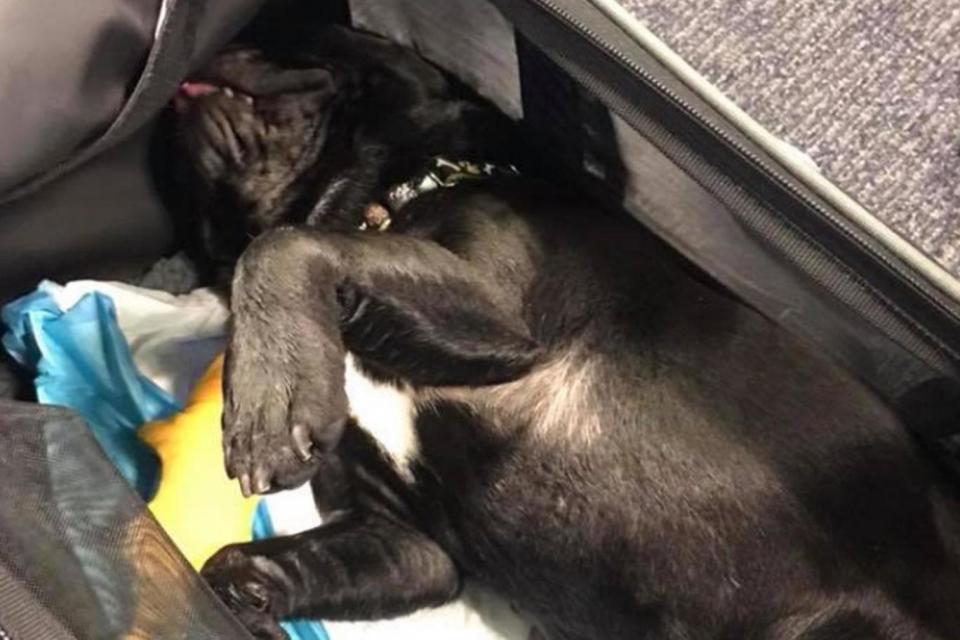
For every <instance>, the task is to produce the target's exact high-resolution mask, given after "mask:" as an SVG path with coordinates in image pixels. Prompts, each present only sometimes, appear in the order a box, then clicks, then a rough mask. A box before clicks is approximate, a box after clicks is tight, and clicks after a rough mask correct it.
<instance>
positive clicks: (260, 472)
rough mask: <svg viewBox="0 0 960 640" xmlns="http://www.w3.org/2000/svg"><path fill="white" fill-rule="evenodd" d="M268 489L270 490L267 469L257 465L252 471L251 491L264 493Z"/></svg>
mask: <svg viewBox="0 0 960 640" xmlns="http://www.w3.org/2000/svg"><path fill="white" fill-rule="evenodd" d="M268 491H270V479H269V477H268V471H267V470H266V469H265V468H263V467H257V468H256V470H254V472H253V492H254V493H258V494H264V493H266V492H268Z"/></svg>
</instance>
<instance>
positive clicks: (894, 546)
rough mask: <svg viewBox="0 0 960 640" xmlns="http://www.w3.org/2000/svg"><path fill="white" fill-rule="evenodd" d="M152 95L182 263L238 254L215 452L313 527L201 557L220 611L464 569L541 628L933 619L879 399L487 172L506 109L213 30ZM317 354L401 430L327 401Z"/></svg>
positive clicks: (572, 203)
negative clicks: (176, 167)
mask: <svg viewBox="0 0 960 640" xmlns="http://www.w3.org/2000/svg"><path fill="white" fill-rule="evenodd" d="M178 111H179V112H180V117H179V119H178V122H179V132H178V135H179V138H180V140H181V141H182V142H183V144H184V145H185V153H186V154H187V155H188V157H189V159H190V161H191V163H190V166H191V167H192V168H193V170H194V173H195V174H196V176H197V178H198V181H197V182H195V183H193V185H192V186H191V187H190V190H189V191H190V195H191V197H192V196H194V195H196V196H197V204H198V207H199V208H200V210H201V211H202V213H203V216H204V219H205V220H206V221H207V223H206V224H208V226H209V228H210V229H211V230H212V231H211V232H210V233H208V234H207V239H208V241H210V242H212V243H213V244H212V245H210V250H211V251H212V252H213V254H214V255H215V256H217V257H219V258H220V259H222V260H223V262H224V264H228V265H231V264H232V261H233V260H234V259H235V258H236V256H238V255H239V254H240V252H241V251H243V254H242V256H241V257H240V258H239V262H238V263H237V265H236V271H235V279H234V281H233V288H232V302H231V305H232V309H233V313H234V320H233V327H232V336H231V341H230V349H229V353H228V358H227V364H226V380H225V393H226V396H225V414H224V421H223V424H224V433H223V437H224V451H225V457H226V464H227V469H228V472H229V474H230V475H231V476H232V477H235V478H238V479H239V481H240V483H241V485H242V487H243V489H244V491H245V492H246V493H252V492H256V493H262V492H266V491H270V490H274V489H278V488H282V487H291V486H294V485H297V484H300V483H302V482H305V481H307V480H308V479H309V478H311V477H314V478H315V479H314V488H315V491H316V493H317V498H318V502H319V503H320V505H321V508H322V509H324V510H325V511H326V512H327V513H328V514H330V519H329V521H328V522H327V524H325V525H324V526H322V527H320V528H318V529H316V530H313V531H310V532H308V533H304V534H302V535H298V536H294V537H290V538H281V539H276V540H269V541H263V542H256V543H252V544H244V545H236V546H231V547H228V548H226V549H224V550H223V551H221V552H220V553H219V554H218V555H216V556H215V557H214V558H213V559H211V560H210V562H209V563H208V564H207V566H206V567H205V569H204V572H203V573H204V575H205V577H206V579H207V580H208V581H209V582H210V584H212V585H213V588H214V589H215V590H216V591H217V593H219V594H220V595H221V597H223V598H224V599H225V601H226V602H227V603H228V604H229V605H230V606H231V607H232V608H233V610H234V611H235V612H236V613H237V614H238V615H239V616H240V618H241V619H242V620H243V621H244V622H245V623H246V624H247V625H248V626H249V627H250V628H251V629H252V630H254V631H255V632H257V633H259V634H261V635H262V636H263V637H282V635H283V634H282V631H281V630H280V629H279V627H278V626H277V624H276V620H277V619H278V618H283V617H286V616H301V617H303V616H306V617H318V618H329V619H351V618H378V617H387V616H395V615H400V614H404V613H407V612H410V611H412V610H414V609H417V608H418V607H424V606H431V605H438V604H440V603H443V602H445V601H447V600H449V599H451V598H453V597H454V596H455V595H456V594H457V592H458V589H459V587H460V584H461V580H462V579H463V578H465V577H469V578H472V579H476V580H478V581H481V582H483V583H485V584H487V585H489V586H491V587H493V588H494V589H496V590H498V591H499V592H500V593H502V594H503V595H505V596H506V597H508V598H509V599H511V600H513V601H514V602H516V603H518V604H519V605H521V606H522V607H523V608H524V609H525V610H527V611H528V612H530V613H531V614H532V615H533V616H535V618H536V619H537V620H538V622H539V625H540V626H541V628H542V630H543V631H544V633H545V634H546V636H547V637H549V638H551V639H554V640H557V639H570V640H573V639H578V640H579V639H602V640H606V639H614V638H631V639H633V638H650V639H661V640H666V639H671V640H673V639H699V638H717V639H720V638H723V639H730V640H740V639H758V640H759V639H770V640H781V639H782V640H788V639H789V640H801V639H802V640H826V639H835V640H836V639H846V640H855V639H858V640H859V639H863V640H866V639H868V638H871V639H873V638H883V639H887V640H894V639H897V640H907V639H920V638H949V637H958V634H960V566H958V561H960V556H958V554H960V515H958V503H957V501H956V500H955V499H954V498H953V497H951V496H950V495H949V494H948V491H947V489H946V487H945V486H944V485H943V484H942V483H941V482H940V481H939V480H938V479H937V478H936V477H935V474H934V472H933V471H932V469H931V468H930V467H929V466H928V465H927V464H926V463H925V462H924V461H923V460H922V459H921V458H920V457H919V456H918V455H917V454H916V453H915V452H914V449H913V446H912V443H911V441H910V440H909V439H908V437H907V436H906V435H904V433H903V431H902V429H901V426H900V425H899V424H898V423H897V421H896V420H895V419H894V417H893V416H892V415H891V413H890V412H889V411H888V410H887V409H886V408H885V407H884V406H882V405H881V403H880V402H878V401H877V400H876V399H875V398H874V397H873V396H871V394H870V393H869V392H868V391H866V390H865V389H864V388H863V387H862V386H861V385H860V384H859V383H858V382H856V381H854V380H853V379H851V377H849V376H848V375H846V374H845V373H843V372H841V371H840V370H838V369H837V368H836V367H835V366H834V365H833V364H831V363H830V362H829V361H828V360H827V359H826V358H825V357H822V356H821V355H819V354H817V353H816V352H814V351H813V350H812V349H811V348H810V347H808V346H807V345H805V344H803V343H801V342H799V341H798V340H796V339H794V338H793V337H791V336H790V335H788V334H787V333H785V332H783V331H781V330H780V329H779V328H777V327H776V326H775V325H773V324H771V323H770V322H768V321H767V320H765V319H764V318H762V317H760V316H759V315H758V314H756V313H755V312H753V311H752V310H750V309H748V308H746V307H745V306H743V305H741V304H738V303H737V302H736V301H734V300H732V299H730V298H729V297H727V296H725V295H722V294H720V293H718V292H717V291H716V290H715V289H714V288H712V287H710V286H707V285H705V284H703V283H702V282H701V280H700V279H698V278H693V277H691V276H690V275H688V273H687V270H686V269H685V268H683V267H682V266H681V265H680V264H679V261H678V259H677V258H675V257H674V256H672V255H671V254H670V252H668V251H665V250H663V249H662V248H661V247H660V245H659V244H658V243H657V242H656V241H654V240H653V239H651V238H650V237H649V236H648V235H647V234H646V233H645V232H644V231H643V230H642V229H641V228H639V226H638V225H637V224H635V223H634V222H632V221H630V220H628V219H626V218H624V219H620V218H616V217H613V216H610V215H606V214H603V213H600V212H599V211H597V210H596V208H595V207H591V206H590V205H589V204H587V203H584V202H581V201H577V200H575V199H572V198H570V197H569V196H567V195H561V194H560V192H559V191H558V190H557V189H555V188H553V187H548V186H544V185H540V184H537V183H535V182H534V181H532V180H529V179H524V178H519V177H516V176H514V175H512V170H511V169H510V167H509V163H510V161H511V151H510V142H511V139H512V132H511V130H510V128H509V124H508V123H506V122H504V121H503V120H502V119H501V117H500V116H499V115H497V114H495V113H493V112H492V111H491V110H489V109H488V108H487V107H485V106H483V105H482V104H480V103H478V102H476V101H474V100H471V99H469V98H465V97H463V96H462V95H461V94H460V93H459V90H458V89H456V88H455V87H453V86H452V85H451V83H450V81H449V80H447V79H446V78H445V77H444V76H443V75H441V74H440V73H439V72H438V71H437V70H435V69H434V68H433V67H431V66H430V65H428V64H427V63H425V62H423V61H422V60H420V59H419V58H417V57H416V56H415V55H414V54H412V53H410V52H407V51H404V50H403V49H400V48H399V47H395V46H393V45H390V44H388V43H385V42H383V41H381V40H378V39H376V38H372V37H368V36H361V35H358V34H353V33H350V32H347V31H345V30H339V29H331V30H327V31H323V32H320V33H317V34H316V35H315V37H314V38H313V39H312V40H311V41H309V42H302V41H298V42H292V41H288V43H287V44H285V45H283V46H280V47H277V48H275V49H271V50H270V51H269V52H259V51H253V50H234V51H231V52H228V53H226V54H224V55H223V56H221V57H220V58H219V59H218V60H217V61H215V62H214V64H213V65H212V66H211V67H210V69H208V70H207V71H206V72H204V73H203V74H201V75H200V76H198V78H197V79H196V80H195V81H193V82H191V83H187V84H185V85H184V88H183V91H182V95H181V96H180V97H179V98H178ZM438 156H439V157H441V158H442V159H443V160H437V157H438ZM484 163H489V165H487V166H485V167H484V166H482V165H483V164H484ZM443 166H447V167H449V166H453V167H454V170H453V173H454V174H456V178H455V179H451V178H450V176H440V177H437V176H434V177H433V178H429V179H428V178H427V176H428V174H430V173H431V171H432V170H439V168H442V167H443ZM491 166H493V167H497V169H491V168H490V167H491ZM461 174H463V175H461ZM476 174H481V177H477V175H476ZM486 174H491V175H489V176H487V175H486ZM431 180H432V182H431ZM398 185H399V187H398ZM424 185H427V186H437V187H438V188H435V189H432V190H428V189H427V186H424ZM653 188H655V187H653ZM384 213H389V215H390V224H391V227H390V229H389V231H388V232H386V233H382V232H378V231H372V230H366V231H363V230H359V229H358V227H361V226H363V225H364V223H365V221H366V223H367V225H368V226H369V224H370V218H371V215H372V214H376V215H372V217H373V218H375V219H377V220H378V222H377V224H379V223H381V222H383V220H384V215H383V214H384ZM279 225H292V226H283V227H281V228H276V229H274V227H278V226H279ZM271 229H272V230H271ZM253 237H256V239H255V240H253V241H252V243H250V244H249V246H248V247H246V245H247V244H248V239H249V238H253ZM244 247H246V249H245V250H244ZM348 353H349V354H352V360H353V361H355V363H356V364H357V366H358V367H359V368H360V369H361V370H362V371H363V372H365V373H366V374H367V375H368V376H371V377H372V378H375V379H377V380H379V381H382V382H385V383H389V385H390V386H391V387H392V388H394V389H395V391H394V392H393V393H394V401H396V403H397V404H398V406H404V403H406V405H405V406H408V407H409V408H410V409H411V415H410V417H409V420H410V422H409V424H407V425H406V426H404V424H403V422H402V421H400V422H398V423H397V424H396V425H395V426H393V427H390V428H388V429H387V430H383V429H379V430H378V429H377V428H374V427H371V426H370V425H368V424H364V421H363V414H364V413H365V408H364V407H356V406H355V407H352V408H351V407H348V399H347V393H346V392H345V389H344V388H345V364H344V362H345V358H346V357H347V354H348ZM351 409H352V411H353V412H354V413H356V414H358V415H359V420H353V419H352V418H350V417H349V416H350V415H351ZM406 428H409V432H406V431H404V429H406ZM391 429H392V431H391ZM375 436H379V439H378V438H376V437H375Z"/></svg>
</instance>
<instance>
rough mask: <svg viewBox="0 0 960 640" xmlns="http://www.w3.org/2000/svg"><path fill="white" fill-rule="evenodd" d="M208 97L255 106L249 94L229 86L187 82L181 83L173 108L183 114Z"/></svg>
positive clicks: (197, 81)
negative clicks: (191, 106)
mask: <svg viewBox="0 0 960 640" xmlns="http://www.w3.org/2000/svg"><path fill="white" fill-rule="evenodd" d="M208 97H219V98H223V99H227V100H238V101H240V102H244V103H246V104H247V105H248V106H250V107H253V106H255V99H254V97H253V96H252V95H250V94H249V93H246V92H244V91H241V90H240V89H237V88H236V87H232V86H230V85H227V84H214V83H212V82H206V81H203V80H186V81H184V82H183V83H181V84H180V87H179V89H178V90H177V93H176V95H175V96H174V97H173V106H174V108H175V109H176V110H177V111H179V112H181V113H182V112H184V111H186V110H187V109H189V108H190V105H191V104H192V103H194V102H195V101H197V100H200V99H203V98H208Z"/></svg>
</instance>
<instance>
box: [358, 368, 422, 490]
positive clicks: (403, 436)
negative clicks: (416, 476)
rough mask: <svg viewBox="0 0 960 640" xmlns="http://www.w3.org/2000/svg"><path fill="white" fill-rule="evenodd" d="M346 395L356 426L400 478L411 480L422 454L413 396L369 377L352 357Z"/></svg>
mask: <svg viewBox="0 0 960 640" xmlns="http://www.w3.org/2000/svg"><path fill="white" fill-rule="evenodd" d="M346 392H347V398H348V400H349V402H350V413H351V415H352V416H353V417H354V418H355V419H356V421H357V424H358V425H359V426H360V428H361V429H362V430H363V431H365V432H366V433H367V434H368V435H369V436H370V437H371V438H373V439H374V440H375V441H376V442H377V444H378V445H379V446H380V449H381V450H382V452H383V454H384V455H386V456H387V457H388V458H389V459H390V461H391V462H392V464H393V465H394V467H395V468H396V469H397V471H398V472H399V473H400V475H401V477H403V478H404V479H405V480H410V479H411V474H410V466H411V464H412V463H413V461H414V460H416V458H417V456H418V454H419V451H420V443H419V439H418V437H417V431H416V409H415V407H414V402H413V399H412V398H411V396H410V394H408V393H407V392H405V391H404V390H402V389H398V388H397V387H394V386H393V385H389V384H383V383H379V382H376V381H374V380H372V379H371V378H369V377H368V376H367V375H366V374H364V373H363V372H362V371H360V369H359V367H357V365H356V362H355V361H354V358H353V356H352V355H347V359H346Z"/></svg>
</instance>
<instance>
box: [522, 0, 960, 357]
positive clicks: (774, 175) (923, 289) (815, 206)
mask: <svg viewBox="0 0 960 640" xmlns="http://www.w3.org/2000/svg"><path fill="white" fill-rule="evenodd" d="M532 2H533V3H534V4H535V5H537V6H539V7H540V8H541V9H544V10H546V11H548V12H549V13H550V14H551V15H553V16H554V17H555V18H557V19H559V20H560V21H562V22H563V23H564V24H565V25H566V26H567V27H570V28H572V29H573V30H575V31H576V32H577V33H579V34H580V35H582V36H584V37H586V38H587V39H588V40H589V42H590V43H591V44H592V45H593V46H594V47H596V48H597V49H599V50H600V51H602V52H603V53H605V54H606V55H608V56H610V57H612V58H614V59H615V60H616V61H617V62H619V63H620V64H622V65H623V66H625V67H626V68H627V69H629V70H630V71H631V72H632V73H633V75H634V76H636V77H637V78H638V79H640V80H641V81H642V82H644V83H645V84H646V85H647V86H649V87H651V88H653V89H655V90H656V91H658V92H659V93H660V94H661V95H663V96H664V97H666V98H668V99H669V100H671V101H672V102H673V103H674V104H675V105H676V106H677V107H679V108H680V109H681V110H683V111H684V112H686V114H687V115H689V116H690V117H691V118H693V119H695V120H696V121H697V122H698V123H699V124H700V125H702V126H703V127H705V128H706V129H707V130H708V131H709V132H710V133H711V134H713V135H714V136H715V137H716V138H717V140H719V141H720V142H722V143H723V144H724V145H725V146H726V147H728V148H729V149H731V150H732V151H734V152H736V153H738V154H740V155H741V156H742V157H744V158H746V159H748V160H750V161H751V162H752V163H753V164H754V166H755V167H756V168H757V169H758V170H759V171H760V172H761V173H762V174H764V175H765V176H766V177H767V178H769V179H771V180H772V181H774V182H775V183H776V184H777V185H779V186H780V187H782V188H783V189H786V190H787V191H788V192H789V193H790V194H791V195H792V196H793V197H795V198H796V199H798V200H799V201H800V202H801V203H803V204H804V205H806V206H807V207H808V208H809V209H811V210H813V211H814V212H816V213H817V214H819V215H820V217H821V218H823V219H825V220H827V221H829V222H830V223H831V224H832V225H833V226H834V227H835V228H836V229H838V230H840V231H841V232H842V233H843V234H844V235H845V236H846V238H848V239H849V240H852V241H853V242H854V243H856V245H857V246H858V247H860V248H861V249H862V250H863V251H865V252H866V253H867V254H868V255H869V256H870V257H872V258H873V259H874V260H877V261H879V262H880V263H882V264H884V265H885V266H886V267H887V268H889V269H890V270H891V271H892V272H893V273H894V274H896V276H898V277H899V278H900V279H901V280H902V281H904V282H905V283H907V284H908V285H909V286H910V287H911V289H912V290H913V291H914V292H916V293H918V294H920V295H921V296H922V298H923V299H924V300H925V301H926V302H928V303H929V304H931V305H933V306H934V307H935V308H936V309H937V310H939V311H940V312H942V313H943V314H945V315H946V316H947V317H949V318H950V319H951V320H953V321H960V315H958V314H957V312H955V311H954V310H953V309H951V308H950V307H949V306H947V305H945V304H943V302H942V301H941V300H939V299H938V297H937V296H938V295H939V294H938V293H934V292H933V289H932V288H931V287H930V286H929V285H926V284H924V283H922V282H920V281H918V280H917V279H916V278H915V277H914V276H913V275H912V274H910V273H907V272H904V270H903V269H902V268H901V267H900V266H899V265H897V264H895V263H893V262H891V261H890V260H888V259H887V258H886V257H885V256H883V255H882V254H880V253H879V252H877V251H876V250H875V249H874V248H873V247H871V246H870V244H869V243H867V242H865V241H864V240H863V237H862V236H861V234H862V233H863V232H862V231H858V230H855V229H853V228H852V227H851V226H850V225H849V223H848V222H847V221H845V220H842V219H841V218H839V217H838V216H837V215H835V214H833V213H831V212H830V211H828V210H826V209H825V208H824V207H823V206H821V205H820V204H819V203H818V202H816V201H814V200H812V199H811V198H810V197H808V196H807V195H805V194H804V193H802V192H800V191H799V190H798V189H797V188H796V187H795V186H794V185H792V184H791V182H790V180H789V179H788V178H787V177H785V176H784V174H783V173H782V172H780V171H778V170H777V169H776V168H774V167H772V166H771V165H770V164H769V163H768V162H767V161H765V160H764V159H763V158H760V157H759V156H757V155H756V154H755V153H754V152H753V151H751V150H750V149H747V148H744V146H743V145H741V144H740V143H739V142H737V141H736V140H734V139H732V138H731V137H730V136H729V135H727V133H726V132H724V131H723V130H722V129H720V128H719V127H717V126H716V125H715V124H713V122H711V121H710V119H708V118H707V117H706V116H705V115H704V114H703V113H702V112H701V111H700V110H699V109H697V108H696V107H695V106H693V105H691V104H690V103H689V102H687V100H685V99H684V98H683V97H682V96H680V95H678V94H677V93H676V92H675V91H673V90H672V89H670V88H669V87H667V86H666V85H664V84H663V83H662V82H661V81H660V80H658V79H657V78H656V77H655V76H653V75H652V74H650V73H649V72H648V71H646V70H645V69H643V67H641V66H640V65H638V64H637V63H635V62H634V61H633V60H631V59H630V58H629V56H627V55H626V54H624V53H623V52H622V51H620V50H619V49H617V48H616V47H614V46H612V45H610V44H608V43H607V42H605V41H604V40H603V39H602V38H601V37H599V36H598V35H597V33H596V32H595V31H593V30H592V29H591V28H590V27H588V26H587V25H585V24H584V23H583V22H582V21H581V20H579V19H577V18H576V17H575V16H572V15H571V14H570V13H569V12H568V11H567V10H566V9H564V8H563V7H561V6H558V5H557V4H556V3H555V2H553V1H552V0H532ZM784 221H785V222H786V223H787V224H791V225H793V223H791V222H790V221H788V220H784ZM794 228H796V227H795V226H794ZM798 231H800V232H801V233H803V231H802V230H799V229H798ZM804 235H807V234H805V233H804ZM807 237H808V238H809V236H807ZM809 239H810V240H813V239H812V238H809ZM814 242H815V241H814ZM827 253H828V254H829V251H828V252H827ZM863 284H864V286H868V287H869V285H868V284H867V283H863ZM870 289H871V290H873V291H874V293H875V294H876V295H878V296H880V298H881V299H883V300H884V301H885V303H886V304H887V305H888V306H891V307H892V308H894V309H897V310H898V311H899V309H898V308H897V307H896V306H895V305H893V304H892V303H890V302H889V301H888V300H887V298H886V296H883V295H882V294H880V293H879V292H877V291H876V290H875V289H873V287H870ZM899 313H900V314H901V316H903V312H902V311H899ZM904 319H905V320H907V321H908V323H909V324H910V326H912V327H914V328H915V329H917V330H919V331H920V332H921V333H923V335H924V336H925V337H926V338H928V339H930V340H932V341H933V342H934V343H935V344H937V345H938V346H939V347H940V348H942V349H943V350H944V351H945V352H947V353H949V354H951V356H952V357H953V359H954V360H957V359H960V355H958V354H957V353H956V352H955V351H954V350H953V349H952V348H950V347H949V346H948V345H946V344H944V343H943V341H942V340H940V339H939V338H938V337H936V336H934V335H932V334H931V333H930V332H929V331H928V330H926V329H925V328H924V327H922V326H921V325H919V324H917V323H916V322H915V321H913V320H911V319H909V318H908V317H904Z"/></svg>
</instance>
